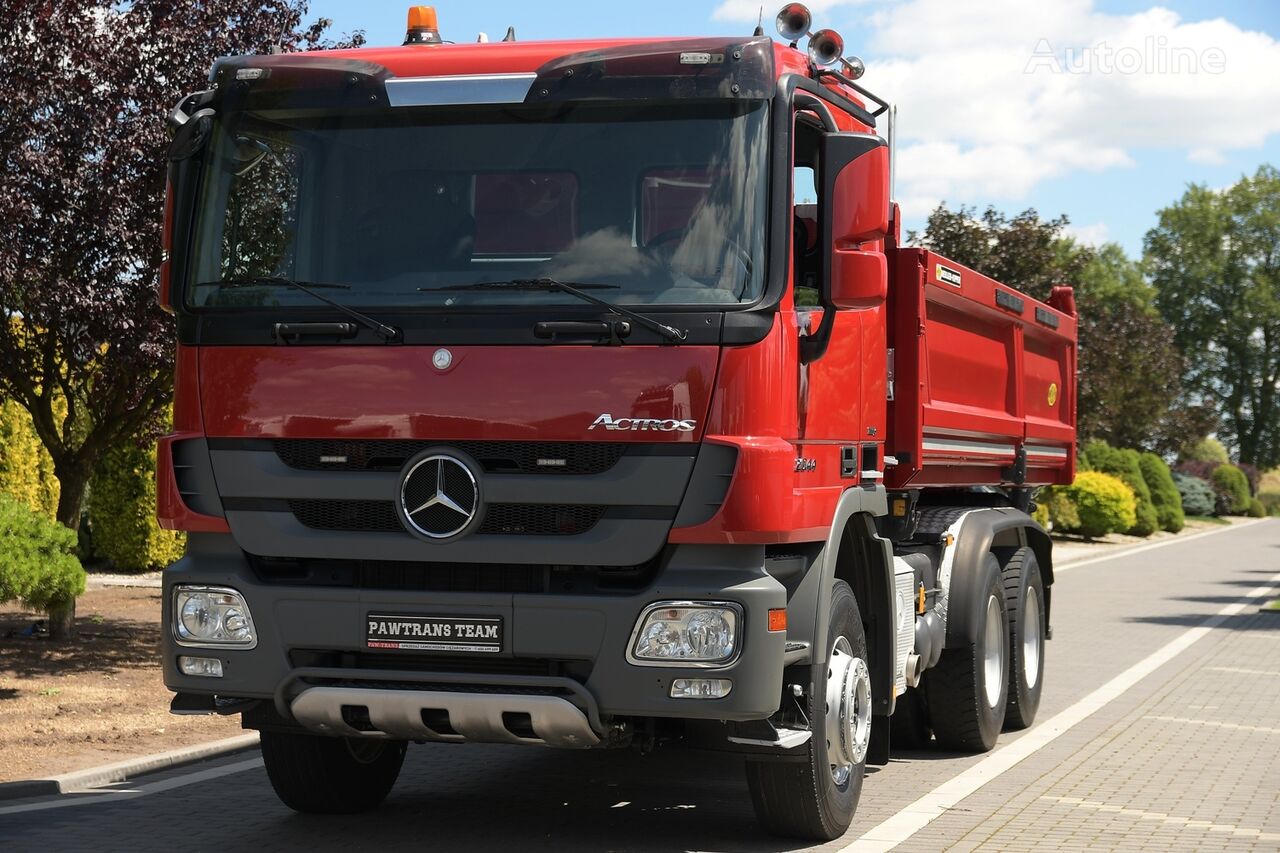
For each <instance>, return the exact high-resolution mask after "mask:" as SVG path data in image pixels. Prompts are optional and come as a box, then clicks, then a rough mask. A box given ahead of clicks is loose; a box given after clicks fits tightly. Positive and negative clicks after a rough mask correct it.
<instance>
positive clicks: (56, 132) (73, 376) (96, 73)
mask: <svg viewBox="0 0 1280 853" xmlns="http://www.w3.org/2000/svg"><path fill="white" fill-rule="evenodd" d="M5 5H6V12H5V15H4V27H3V28H0V79H2V80H4V81H5V86H4V97H3V98H0V198H3V199H4V200H5V203H4V204H3V205H0V397H5V398H9V399H12V400H14V401H16V402H18V403H19V404H20V405H22V406H23V407H24V408H26V409H27V410H28V411H29V412H30V413H31V416H32V420H33V421H34V424H35V429H36V432H37V434H38V435H39V437H40V441H41V442H42V443H43V444H44V446H45V447H46V448H47V449H48V451H49V454H50V455H51V457H52V459H53V465H54V472H55V474H56V476H57V478H58V481H59V483H60V486H61V493H60V498H59V502H58V509H57V518H58V520H59V521H60V522H62V523H63V524H65V525H67V526H68V527H71V528H75V527H76V526H77V525H78V522H79V519H80V512H81V506H82V504H83V502H84V494H85V486H86V484H87V483H88V481H89V478H90V476H91V474H92V472H93V470H94V467H95V463H96V462H97V460H98V459H99V457H101V455H102V454H103V453H104V452H105V451H106V450H107V449H108V448H110V447H112V446H114V445H116V444H119V443H120V442H121V441H123V440H127V439H129V438H132V437H135V436H138V435H140V434H145V433H146V432H148V431H151V430H154V429H155V428H156V426H157V424H158V418H159V416H160V413H161V412H162V411H163V410H164V408H165V406H166V405H167V404H168V401H169V397H170V392H171V386H172V378H171V369H172V347H171V343H170V338H171V325H170V323H169V322H168V318H167V317H166V315H165V314H164V313H163V312H161V311H160V310H159V308H158V307H157V305H156V299H155V287H156V280H157V273H158V269H159V266H160V262H161V260H162V259H161V249H160V227H161V213H162V210H163V205H164V180H165V160H164V149H165V145H166V135H165V125H164V118H165V115H166V113H167V112H168V110H169V109H170V108H171V107H172V106H173V104H174V103H176V102H177V100H178V98H179V97H180V96H181V95H183V94H185V93H186V92H189V91H192V90H194V89H198V88H202V86H203V85H207V84H205V83H204V80H205V78H206V75H207V72H208V69H209V67H210V65H211V64H212V62H213V61H214V59H216V58H217V57H219V56H224V55H228V54H237V53H261V52H266V51H269V50H272V49H282V50H299V49H306V48H313V47H317V46H320V44H321V39H322V36H323V33H324V31H325V30H326V29H327V27H328V26H329V22H328V21H327V20H319V21H316V22H315V23H313V24H310V25H308V26H304V25H303V18H304V16H305V15H306V11H307V2H306V0H265V1H264V0H184V2H178V0H130V2H127V3H119V2H116V0H8V2H6V4H5ZM354 41H355V42H356V43H358V42H360V41H362V37H361V36H360V35H359V34H356V36H355V37H354ZM50 615H51V617H52V618H51V624H52V626H53V630H54V632H55V634H56V635H59V636H64V635H70V633H71V632H72V631H73V630H74V622H73V617H74V608H72V609H71V611H70V612H59V613H56V614H50Z"/></svg>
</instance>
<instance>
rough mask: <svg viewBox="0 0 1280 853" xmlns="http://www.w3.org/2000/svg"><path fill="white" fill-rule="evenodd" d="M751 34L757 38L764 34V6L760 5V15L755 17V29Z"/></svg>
mask: <svg viewBox="0 0 1280 853" xmlns="http://www.w3.org/2000/svg"><path fill="white" fill-rule="evenodd" d="M751 35H753V36H755V37H756V38H759V37H760V36H762V35H764V7H763V6H761V7H760V17H759V18H757V19H756V31H755V32H754V33H752V34H751Z"/></svg>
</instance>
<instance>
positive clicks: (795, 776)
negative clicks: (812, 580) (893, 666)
mask: <svg viewBox="0 0 1280 853" xmlns="http://www.w3.org/2000/svg"><path fill="white" fill-rule="evenodd" d="M827 642H828V646H827V648H828V649H829V652H828V655H827V663H826V664H825V665H822V666H815V667H813V668H812V671H813V678H812V684H811V686H810V689H809V691H808V708H807V713H808V716H809V719H810V721H811V726H812V729H813V735H812V737H810V739H809V743H808V745H807V746H806V749H807V751H808V755H807V759H808V760H807V761H805V762H804V763H794V764H790V763H777V762H763V761H757V762H748V763H747V787H748V788H750V790H751V802H752V804H753V805H754V806H755V811H756V817H758V818H759V820H760V822H761V823H762V824H764V827H765V829H767V830H768V831H769V832H771V833H774V834H775V835H784V836H788V837H791V838H803V839H807V840H813V841H830V840H832V839H834V838H839V837H840V836H841V835H844V833H845V831H846V830H847V829H848V828H849V824H850V823H852V822H853V814H854V812H855V811H857V808H858V798H859V796H860V795H861V793H862V777H863V773H864V771H865V770H866V762H867V747H868V745H869V744H870V742H871V673H870V670H869V669H868V668H867V641H866V636H865V634H864V632H863V627H862V617H861V616H860V614H859V613H858V602H857V600H856V599H854V597H853V592H852V591H851V590H850V589H849V585H848V584H846V583H845V582H844V581H836V583H835V586H834V587H833V588H832V592H831V620H830V627H829V629H828V632H827Z"/></svg>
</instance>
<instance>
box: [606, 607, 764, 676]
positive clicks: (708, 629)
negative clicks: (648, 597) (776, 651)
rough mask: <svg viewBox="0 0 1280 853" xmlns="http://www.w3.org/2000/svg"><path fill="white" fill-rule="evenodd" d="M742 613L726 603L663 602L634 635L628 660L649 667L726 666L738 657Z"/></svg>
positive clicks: (648, 613)
mask: <svg viewBox="0 0 1280 853" xmlns="http://www.w3.org/2000/svg"><path fill="white" fill-rule="evenodd" d="M741 622H742V610H741V608H740V607H739V606H738V605H736V604H731V603H726V602H723V601H660V602H658V603H657V604H653V605H650V606H649V608H648V609H647V610H645V612H644V613H643V614H641V616H640V619H639V621H637V622H636V628H635V631H634V632H633V633H632V640H631V648H630V649H628V654H627V657H628V659H629V660H630V661H631V662H632V663H636V664H642V665H647V666H656V665H665V666H711V665H718V664H726V663H728V662H729V661H731V660H732V659H733V658H734V656H735V655H737V653H738V632H739V628H740V625H741Z"/></svg>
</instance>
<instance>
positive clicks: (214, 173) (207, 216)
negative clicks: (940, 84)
mask: <svg viewBox="0 0 1280 853" xmlns="http://www.w3.org/2000/svg"><path fill="white" fill-rule="evenodd" d="M766 113H767V105H766V104H765V103H764V102H760V101H751V102H729V101H720V102H694V103H690V102H687V101H685V102H673V103H662V104H654V103H643V104H638V103H635V102H630V103H626V102H613V103H601V102H589V103H581V102H580V103H572V104H558V105H542V106H537V107H527V106H494V107H465V108H450V109H448V110H440V109H414V110H388V111H378V112H377V113H375V114H372V115H371V114H368V113H365V114H362V115H358V114H354V113H348V114H332V113H330V114H326V115H320V116H317V115H315V114H314V113H312V114H311V115H306V114H304V113H297V112H295V113H283V112H280V113H272V112H238V113H232V114H230V116H229V117H228V118H226V119H224V120H222V121H220V122H219V124H218V125H217V130H216V132H215V136H214V139H213V143H212V146H211V149H210V152H209V155H208V156H207V157H206V163H207V165H206V167H205V176H204V179H203V190H202V192H201V199H202V201H201V211H200V213H199V216H198V218H197V225H196V244H195V254H194V258H193V263H192V268H191V272H190V281H191V282H192V284H191V287H190V289H189V293H188V302H189V303H190V304H192V305H194V306H197V307H219V306H228V307H229V306H239V307H270V306H292V305H309V304H314V303H313V301H312V300H308V298H307V296H306V295H305V294H303V293H300V292H298V291H297V290H294V289H289V288H280V287H269V286H262V285H257V284H255V283H254V281H255V280H256V279H259V278H262V277H269V276H283V277H288V278H290V279H294V280H297V281H300V282H307V283H312V284H313V286H314V285H316V284H330V285H343V286H342V287H334V288H332V289H330V290H326V291H325V294H326V295H327V296H329V297H330V298H332V299H333V300H335V301H338V302H340V303H342V304H344V305H352V306H361V307H371V308H378V307H412V308H426V309H438V310H449V309H450V308H455V307H465V308H468V309H476V308H479V309H483V308H484V307H486V306H490V305H492V306H511V305H546V304H564V303H578V300H576V299H575V298H574V297H573V296H572V295H569V294H566V293H564V292H562V291H558V290H555V289H546V288H543V289H537V288H512V287H506V288H504V287H491V288H486V287H474V288H466V287H460V285H469V284H478V283H483V282H502V281H512V280H521V279H543V278H549V279H556V280H560V281H564V282H567V283H571V284H584V283H585V284H595V285H602V286H603V285H607V286H609V287H608V289H607V290H604V291H600V292H601V293H606V294H607V298H608V299H609V300H610V301H612V302H616V303H619V304H629V305H698V306H708V305H732V304H739V303H744V302H751V301H754V300H755V299H757V298H758V297H759V295H760V293H761V290H762V288H763V284H764V282H763V275H764V269H765V263H764V234H765V217H766V175H765V169H766V157H765V151H766V140H767V124H766ZM227 283H238V285H239V286H236V287H227V286H220V285H225V284H227Z"/></svg>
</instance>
